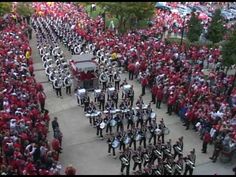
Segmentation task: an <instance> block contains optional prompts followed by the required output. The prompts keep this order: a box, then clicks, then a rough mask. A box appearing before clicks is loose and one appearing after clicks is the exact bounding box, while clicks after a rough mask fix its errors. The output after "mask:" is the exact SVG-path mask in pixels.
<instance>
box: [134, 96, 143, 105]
mask: <svg viewBox="0 0 236 177" xmlns="http://www.w3.org/2000/svg"><path fill="white" fill-rule="evenodd" d="M143 104H144V102H143V97H142V96H139V98H138V100H137V101H136V106H138V107H140V106H141V107H142V105H143Z"/></svg>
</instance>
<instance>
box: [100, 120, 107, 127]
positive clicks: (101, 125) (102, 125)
mask: <svg viewBox="0 0 236 177" xmlns="http://www.w3.org/2000/svg"><path fill="white" fill-rule="evenodd" d="M105 127H106V123H105V122H103V121H102V122H101V124H100V128H101V129H104V128H105Z"/></svg>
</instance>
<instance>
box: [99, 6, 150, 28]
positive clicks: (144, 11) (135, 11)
mask: <svg viewBox="0 0 236 177" xmlns="http://www.w3.org/2000/svg"><path fill="white" fill-rule="evenodd" d="M97 4H98V5H99V6H100V7H102V8H103V9H104V11H105V12H108V13H109V14H111V15H112V16H113V17H115V18H117V19H118V30H119V31H123V32H125V31H126V30H127V29H128V24H129V22H130V21H131V20H132V21H136V22H137V26H138V25H139V23H140V21H141V20H147V19H149V18H151V17H152V15H153V14H154V10H155V4H154V3H153V2H99V3H97ZM130 26H131V25H130ZM130 26H129V27H130Z"/></svg>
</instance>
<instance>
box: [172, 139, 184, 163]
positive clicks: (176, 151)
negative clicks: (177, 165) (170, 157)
mask: <svg viewBox="0 0 236 177" xmlns="http://www.w3.org/2000/svg"><path fill="white" fill-rule="evenodd" d="M173 150H174V159H175V157H176V156H177V155H178V157H180V156H181V155H182V154H183V152H182V149H181V147H180V142H179V141H176V143H175V144H174V145H173Z"/></svg>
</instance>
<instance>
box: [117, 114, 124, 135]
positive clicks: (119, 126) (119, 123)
mask: <svg viewBox="0 0 236 177" xmlns="http://www.w3.org/2000/svg"><path fill="white" fill-rule="evenodd" d="M115 120H116V121H117V127H116V131H117V132H118V131H123V129H124V125H123V122H122V117H121V115H120V114H116V117H115Z"/></svg>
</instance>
